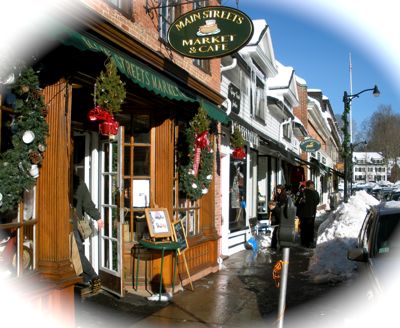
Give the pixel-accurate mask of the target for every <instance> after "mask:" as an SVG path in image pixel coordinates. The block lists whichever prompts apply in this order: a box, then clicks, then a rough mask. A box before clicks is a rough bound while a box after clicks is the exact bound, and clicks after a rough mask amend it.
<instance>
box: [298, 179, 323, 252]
mask: <svg viewBox="0 0 400 328" xmlns="http://www.w3.org/2000/svg"><path fill="white" fill-rule="evenodd" d="M319 201H320V199H319V193H318V191H316V190H315V184H314V182H313V181H312V180H308V181H307V182H306V187H305V188H304V190H303V192H302V195H300V196H299V200H298V202H297V215H298V217H299V219H300V239H301V245H302V246H304V247H313V246H314V223H315V216H316V213H317V206H318V204H319Z"/></svg>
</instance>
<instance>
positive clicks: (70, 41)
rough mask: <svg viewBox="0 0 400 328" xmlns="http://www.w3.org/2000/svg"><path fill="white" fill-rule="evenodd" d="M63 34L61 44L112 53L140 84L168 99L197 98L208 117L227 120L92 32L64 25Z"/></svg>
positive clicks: (198, 97)
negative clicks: (72, 28) (83, 31)
mask: <svg viewBox="0 0 400 328" xmlns="http://www.w3.org/2000/svg"><path fill="white" fill-rule="evenodd" d="M63 34H66V35H67V37H65V38H60V39H61V42H62V43H63V44H64V45H66V46H73V47H75V48H77V49H79V50H81V51H93V52H101V53H103V54H104V55H106V56H107V57H111V58H112V59H113V60H114V61H115V64H116V66H117V68H118V70H119V71H120V72H121V73H122V74H124V75H125V76H126V77H127V78H129V79H130V80H131V81H132V82H133V83H135V84H138V85H139V86H141V87H142V88H145V89H147V90H149V91H151V92H154V93H155V94H157V95H159V96H161V97H164V98H168V99H171V100H177V101H186V102H197V103H199V104H200V105H203V107H204V108H205V110H206V111H207V114H208V116H210V118H212V119H214V120H217V121H219V122H222V123H225V124H226V123H228V122H229V121H230V119H229V117H228V116H227V115H226V113H225V112H224V111H223V110H222V109H220V108H218V107H217V106H216V105H214V104H212V103H211V102H209V101H208V100H206V99H204V98H203V97H201V96H197V97H196V96H192V95H191V94H190V93H189V91H187V90H185V89H184V88H183V87H180V86H179V85H178V84H177V83H175V82H174V81H172V80H171V79H169V78H168V77H167V76H164V75H162V74H161V73H159V72H157V71H156V70H154V69H152V68H151V67H149V66H147V65H145V64H143V63H142V62H140V61H139V60H136V59H134V58H132V57H129V56H127V55H125V54H124V53H122V52H121V51H119V50H117V49H114V48H112V47H111V46H109V45H107V44H105V43H104V42H103V41H101V40H99V39H97V38H96V37H95V36H92V35H90V36H89V35H86V34H82V33H78V32H76V31H73V30H71V29H68V28H65V29H63Z"/></svg>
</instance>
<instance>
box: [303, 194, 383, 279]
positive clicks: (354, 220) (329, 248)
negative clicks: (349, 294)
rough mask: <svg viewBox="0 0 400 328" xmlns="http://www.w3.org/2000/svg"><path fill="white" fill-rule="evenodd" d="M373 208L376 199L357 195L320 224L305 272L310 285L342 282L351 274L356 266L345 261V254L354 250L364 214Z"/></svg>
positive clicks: (365, 195) (367, 195) (376, 202)
mask: <svg viewBox="0 0 400 328" xmlns="http://www.w3.org/2000/svg"><path fill="white" fill-rule="evenodd" d="M377 204H379V201H378V200H377V199H376V198H374V197H373V196H371V195H369V194H368V193H367V192H366V191H359V192H357V193H356V195H354V196H352V197H350V199H349V202H348V203H342V204H341V205H340V206H339V207H338V209H337V210H336V211H334V212H333V213H332V214H330V215H329V216H328V218H327V219H326V220H325V221H324V222H323V223H321V225H320V226H319V229H318V238H317V245H316V248H315V252H314V255H313V256H312V257H311V259H310V264H309V267H308V271H307V272H306V274H308V275H310V276H311V277H312V278H313V280H314V282H316V283H325V282H329V281H331V282H332V281H334V282H335V281H342V280H345V279H348V278H350V277H351V276H352V275H353V274H354V270H355V269H356V266H357V265H356V264H355V263H354V262H352V261H350V260H348V259H347V250H348V249H350V248H353V247H356V245H357V238H358V234H359V232H360V229H361V226H362V224H363V222H364V219H365V216H366V214H367V210H368V208H369V207H370V206H373V205H377Z"/></svg>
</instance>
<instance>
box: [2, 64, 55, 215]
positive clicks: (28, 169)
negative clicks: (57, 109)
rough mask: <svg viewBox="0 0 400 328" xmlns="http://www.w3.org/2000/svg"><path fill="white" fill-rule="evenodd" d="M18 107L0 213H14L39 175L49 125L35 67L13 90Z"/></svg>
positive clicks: (5, 166) (4, 156)
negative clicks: (12, 211) (10, 211)
mask: <svg viewBox="0 0 400 328" xmlns="http://www.w3.org/2000/svg"><path fill="white" fill-rule="evenodd" d="M11 90H12V93H13V94H14V95H15V107H14V111H13V115H14V116H13V118H12V121H11V123H10V126H9V127H10V129H11V134H12V137H11V145H12V147H11V148H9V149H8V150H6V151H5V152H4V153H2V154H1V155H0V212H1V213H4V212H6V211H9V210H14V209H15V208H16V207H17V205H18V203H19V202H20V201H21V199H22V197H23V193H24V191H26V190H30V189H31V188H32V187H33V186H34V185H35V183H36V178H37V177H38V176H39V167H40V165H41V163H42V159H43V153H44V151H45V150H46V137H47V135H48V125H47V122H46V120H45V117H46V116H47V106H45V103H44V99H43V96H42V92H41V89H40V87H39V78H38V77H37V75H36V73H35V71H34V70H33V69H32V68H27V69H24V70H22V71H21V73H20V74H19V77H18V78H17V80H16V82H15V84H14V85H13V87H12V89H11Z"/></svg>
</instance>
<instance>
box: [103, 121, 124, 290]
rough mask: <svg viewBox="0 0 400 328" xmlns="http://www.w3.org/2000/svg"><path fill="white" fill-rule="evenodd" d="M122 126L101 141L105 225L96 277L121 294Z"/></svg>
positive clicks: (106, 287)
mask: <svg viewBox="0 0 400 328" xmlns="http://www.w3.org/2000/svg"><path fill="white" fill-rule="evenodd" d="M122 135H123V128H122V127H121V128H120V131H119V133H118V136H117V137H116V139H115V140H103V141H100V145H99V146H100V153H99V164H100V166H99V180H100V181H99V196H100V197H99V199H100V212H101V217H102V218H103V220H104V228H103V229H102V230H101V231H100V261H99V276H100V278H101V280H102V285H103V288H104V289H106V290H108V291H110V292H112V293H114V294H117V295H119V296H123V291H124V286H123V279H122V277H123V273H122V269H123V265H122V259H123V256H122V224H123V220H124V218H123V210H122V212H121V208H120V206H119V204H120V198H121V192H120V191H121V190H122V183H123V181H122V172H121V167H120V165H121V163H123V161H122V160H123V158H122V156H123V152H122V142H121V140H123V139H122Z"/></svg>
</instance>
